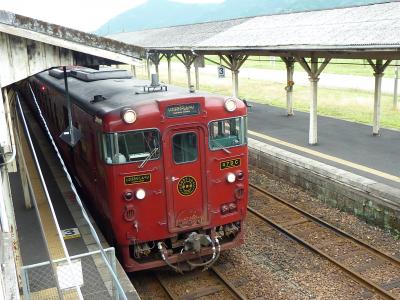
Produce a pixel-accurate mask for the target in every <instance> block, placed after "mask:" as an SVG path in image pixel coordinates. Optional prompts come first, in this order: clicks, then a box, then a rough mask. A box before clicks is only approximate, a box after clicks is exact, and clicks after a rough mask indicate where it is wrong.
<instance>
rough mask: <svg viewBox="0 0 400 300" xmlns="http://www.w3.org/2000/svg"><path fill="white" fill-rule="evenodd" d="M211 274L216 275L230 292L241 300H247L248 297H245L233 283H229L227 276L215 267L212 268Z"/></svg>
mask: <svg viewBox="0 0 400 300" xmlns="http://www.w3.org/2000/svg"><path fill="white" fill-rule="evenodd" d="M209 270H210V272H212V273H213V274H215V275H216V276H217V277H218V278H219V279H220V280H221V281H222V282H223V283H224V284H225V285H226V286H227V287H228V288H229V290H230V291H231V292H232V293H233V294H234V296H236V297H237V298H238V299H240V300H247V297H246V296H244V295H243V294H242V293H241V292H240V291H239V290H238V289H237V288H236V287H235V286H234V285H233V284H232V283H230V282H229V281H228V279H227V278H226V276H225V275H223V274H222V273H221V272H220V271H218V270H217V268H215V267H211V268H210V269H209Z"/></svg>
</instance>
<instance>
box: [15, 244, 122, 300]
mask: <svg viewBox="0 0 400 300" xmlns="http://www.w3.org/2000/svg"><path fill="white" fill-rule="evenodd" d="M104 252H105V253H106V254H107V258H108V259H109V261H110V262H111V266H112V270H113V272H115V273H116V272H117V271H116V258H115V251H114V248H112V247H111V248H107V249H104ZM69 258H70V260H71V264H68V261H67V259H66V258H62V259H57V260H53V261H45V262H42V263H37V264H33V265H27V266H23V267H22V268H21V277H22V285H23V297H24V299H26V300H35V299H49V300H53V299H57V300H58V299H60V296H59V291H58V290H57V289H58V287H57V282H58V285H59V288H60V289H61V293H62V296H63V298H65V299H77V298H78V295H77V294H76V287H77V286H79V287H80V292H81V293H82V296H83V299H96V300H102V299H116V300H118V299H119V298H120V297H119V296H120V293H119V292H118V289H117V288H116V286H117V284H116V282H115V280H114V278H113V276H112V275H111V271H110V270H109V269H108V268H107V266H106V264H105V263H104V260H103V259H102V256H101V253H100V251H99V250H98V251H93V252H89V253H84V254H79V255H74V256H70V257H69ZM52 264H53V265H54V266H55V268H56V275H55V276H57V278H55V276H54V273H53V272H52V266H51V265H52ZM75 296H76V297H75Z"/></svg>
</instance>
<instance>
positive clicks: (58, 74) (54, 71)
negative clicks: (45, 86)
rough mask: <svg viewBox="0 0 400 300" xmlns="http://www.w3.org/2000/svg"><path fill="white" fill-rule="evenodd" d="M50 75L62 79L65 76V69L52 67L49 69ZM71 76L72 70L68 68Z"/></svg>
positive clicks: (68, 74) (68, 73)
mask: <svg viewBox="0 0 400 300" xmlns="http://www.w3.org/2000/svg"><path fill="white" fill-rule="evenodd" d="M49 75H50V76H52V77H54V78H57V79H61V78H64V71H63V70H62V69H51V70H49ZM68 76H71V70H67V77H68Z"/></svg>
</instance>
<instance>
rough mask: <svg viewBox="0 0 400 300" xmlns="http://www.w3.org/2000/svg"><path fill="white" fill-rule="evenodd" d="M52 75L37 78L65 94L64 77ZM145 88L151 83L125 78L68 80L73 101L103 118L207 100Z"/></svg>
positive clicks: (175, 90)
mask: <svg viewBox="0 0 400 300" xmlns="http://www.w3.org/2000/svg"><path fill="white" fill-rule="evenodd" d="M49 72H50V71H45V72H42V73H39V74H37V75H35V77H37V78H38V79H39V80H40V81H42V82H43V83H45V84H48V85H50V86H52V87H54V88H55V89H57V90H58V91H60V92H62V93H65V86H64V78H63V76H54V74H53V76H52V75H50V74H49ZM145 86H147V87H149V86H150V82H149V81H144V80H137V79H135V78H127V77H126V76H125V77H124V76H121V77H120V78H118V76H117V77H116V78H111V79H100V80H93V81H85V80H82V79H78V78H75V77H72V76H68V90H69V93H70V97H71V100H72V101H73V102H74V103H76V104H77V105H78V106H80V107H81V108H82V109H83V110H85V111H86V112H88V113H89V114H91V115H98V116H103V115H105V114H107V113H109V112H111V111H113V110H116V109H119V108H123V107H136V106H140V105H143V104H148V103H149V102H152V101H153V102H155V101H163V100H169V99H177V98H187V97H205V96H206V94H200V93H189V92H188V91H185V90H184V89H183V88H177V87H173V86H168V89H167V91H159V90H156V91H154V92H145V91H144V87H145ZM95 96H96V98H95ZM95 99H96V100H95ZM93 100H95V101H93Z"/></svg>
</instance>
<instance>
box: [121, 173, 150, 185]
mask: <svg viewBox="0 0 400 300" xmlns="http://www.w3.org/2000/svg"><path fill="white" fill-rule="evenodd" d="M124 179H125V184H139V183H146V182H151V174H141V175H133V176H125V178H124Z"/></svg>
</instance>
